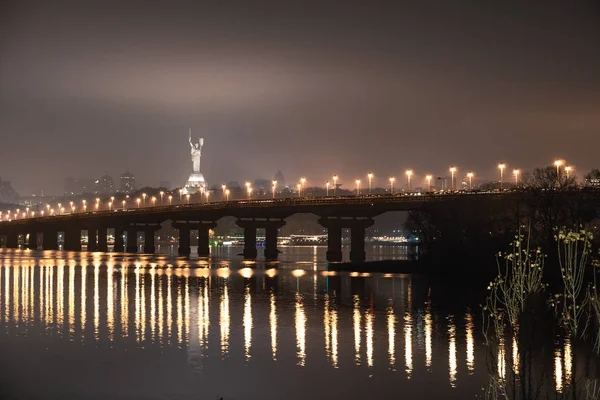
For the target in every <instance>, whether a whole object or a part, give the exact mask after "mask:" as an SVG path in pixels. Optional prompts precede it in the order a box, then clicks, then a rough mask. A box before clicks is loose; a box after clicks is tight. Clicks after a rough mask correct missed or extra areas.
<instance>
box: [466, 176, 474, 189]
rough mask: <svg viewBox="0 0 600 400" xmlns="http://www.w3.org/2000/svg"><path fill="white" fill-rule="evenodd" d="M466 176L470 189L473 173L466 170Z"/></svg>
mask: <svg viewBox="0 0 600 400" xmlns="http://www.w3.org/2000/svg"><path fill="white" fill-rule="evenodd" d="M467 178H469V190H472V189H473V173H472V172H468V173H467Z"/></svg>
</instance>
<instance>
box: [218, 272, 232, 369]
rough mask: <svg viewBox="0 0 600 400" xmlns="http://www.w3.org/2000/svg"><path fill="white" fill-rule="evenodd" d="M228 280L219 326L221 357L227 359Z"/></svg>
mask: <svg viewBox="0 0 600 400" xmlns="http://www.w3.org/2000/svg"><path fill="white" fill-rule="evenodd" d="M227 283H228V282H227V280H225V283H224V284H223V293H222V294H221V305H220V307H219V309H220V315H219V325H220V327H221V357H222V358H225V357H227V355H228V354H229V325H230V319H229V285H228V284H227Z"/></svg>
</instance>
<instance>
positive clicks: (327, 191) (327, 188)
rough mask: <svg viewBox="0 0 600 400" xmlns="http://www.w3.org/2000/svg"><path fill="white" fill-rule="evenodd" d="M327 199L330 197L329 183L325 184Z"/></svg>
mask: <svg viewBox="0 0 600 400" xmlns="http://www.w3.org/2000/svg"><path fill="white" fill-rule="evenodd" d="M325 197H329V181H326V182H325Z"/></svg>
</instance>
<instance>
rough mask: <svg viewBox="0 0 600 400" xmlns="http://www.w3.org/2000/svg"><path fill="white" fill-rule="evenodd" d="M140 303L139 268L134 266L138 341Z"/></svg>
mask: <svg viewBox="0 0 600 400" xmlns="http://www.w3.org/2000/svg"><path fill="white" fill-rule="evenodd" d="M140 313H141V305H140V268H139V266H137V267H136V268H135V314H134V318H135V320H134V323H135V340H137V341H138V342H139V341H140V336H141V335H140V324H141V316H140Z"/></svg>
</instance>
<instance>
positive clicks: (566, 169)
mask: <svg viewBox="0 0 600 400" xmlns="http://www.w3.org/2000/svg"><path fill="white" fill-rule="evenodd" d="M572 169H573V168H572V167H571V166H570V165H567V166H565V172H566V173H567V179H569V172H571V170H572Z"/></svg>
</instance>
